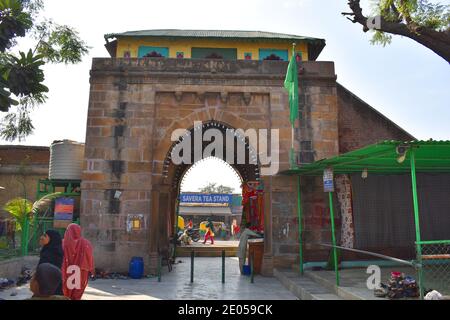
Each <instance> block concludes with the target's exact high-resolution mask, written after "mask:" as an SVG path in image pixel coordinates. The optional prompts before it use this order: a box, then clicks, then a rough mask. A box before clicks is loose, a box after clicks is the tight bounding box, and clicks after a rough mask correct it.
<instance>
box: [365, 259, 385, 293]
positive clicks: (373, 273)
mask: <svg viewBox="0 0 450 320" xmlns="http://www.w3.org/2000/svg"><path fill="white" fill-rule="evenodd" d="M366 273H368V274H370V276H369V278H368V279H367V282H366V284H367V289H369V290H375V289H378V288H380V286H381V268H380V267H379V266H376V265H371V266H369V267H368V268H367V271H366Z"/></svg>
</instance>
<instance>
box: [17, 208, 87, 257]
mask: <svg viewBox="0 0 450 320" xmlns="http://www.w3.org/2000/svg"><path fill="white" fill-rule="evenodd" d="M74 223H76V224H80V221H79V219H77V220H75V221H74ZM53 225H54V220H53V218H49V217H38V216H36V215H34V216H33V217H31V218H28V217H27V218H26V219H25V227H24V230H22V237H21V255H22V256H28V255H37V254H39V252H40V249H41V248H40V245H39V238H40V237H41V235H42V234H44V233H45V232H46V231H47V230H50V229H52V230H56V231H58V232H59V233H60V234H61V237H64V232H65V231H66V230H65V229H63V228H54V226H53Z"/></svg>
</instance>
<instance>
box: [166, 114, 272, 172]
mask: <svg viewBox="0 0 450 320" xmlns="http://www.w3.org/2000/svg"><path fill="white" fill-rule="evenodd" d="M219 127H220V128H222V129H223V130H220V129H219ZM225 129H226V130H225ZM171 140H172V142H178V143H177V144H176V145H175V147H174V148H173V149H172V152H171V155H170V157H171V160H172V163H173V164H175V165H180V164H194V163H196V162H197V161H200V160H202V159H206V158H209V157H213V156H214V157H216V158H219V159H222V160H223V161H225V162H227V163H228V164H230V165H236V164H239V165H242V164H244V165H245V164H252V165H259V166H260V167H261V175H262V176H271V175H276V174H277V173H278V171H279V155H280V134H279V130H278V129H271V130H270V131H269V130H268V129H247V130H245V131H244V130H243V129H230V128H225V126H223V125H219V124H217V125H215V124H213V125H211V124H206V125H203V123H202V122H200V121H198V122H195V123H194V130H193V134H192V133H191V131H189V130H186V129H177V130H175V131H174V132H173V133H172V137H171ZM205 142H206V143H207V142H210V143H209V144H208V145H207V146H206V147H204V145H205ZM224 146H225V148H224ZM192 149H193V150H192ZM224 150H225V154H224Z"/></svg>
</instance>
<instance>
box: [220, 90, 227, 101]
mask: <svg viewBox="0 0 450 320" xmlns="http://www.w3.org/2000/svg"><path fill="white" fill-rule="evenodd" d="M220 101H222V103H228V92H221V93H220Z"/></svg>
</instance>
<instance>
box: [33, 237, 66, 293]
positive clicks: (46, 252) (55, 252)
mask: <svg viewBox="0 0 450 320" xmlns="http://www.w3.org/2000/svg"><path fill="white" fill-rule="evenodd" d="M39 244H40V245H41V246H42V249H41V254H40V259H39V263H38V265H41V264H43V263H50V264H52V265H54V266H55V267H58V268H59V269H61V267H62V263H63V258H64V251H63V247H62V238H61V235H60V234H59V232H57V231H55V230H48V231H47V232H45V233H44V234H43V235H42V236H41V238H40V239H39ZM55 295H63V292H62V286H61V285H60V286H59V287H58V288H57V289H56V292H55Z"/></svg>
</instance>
